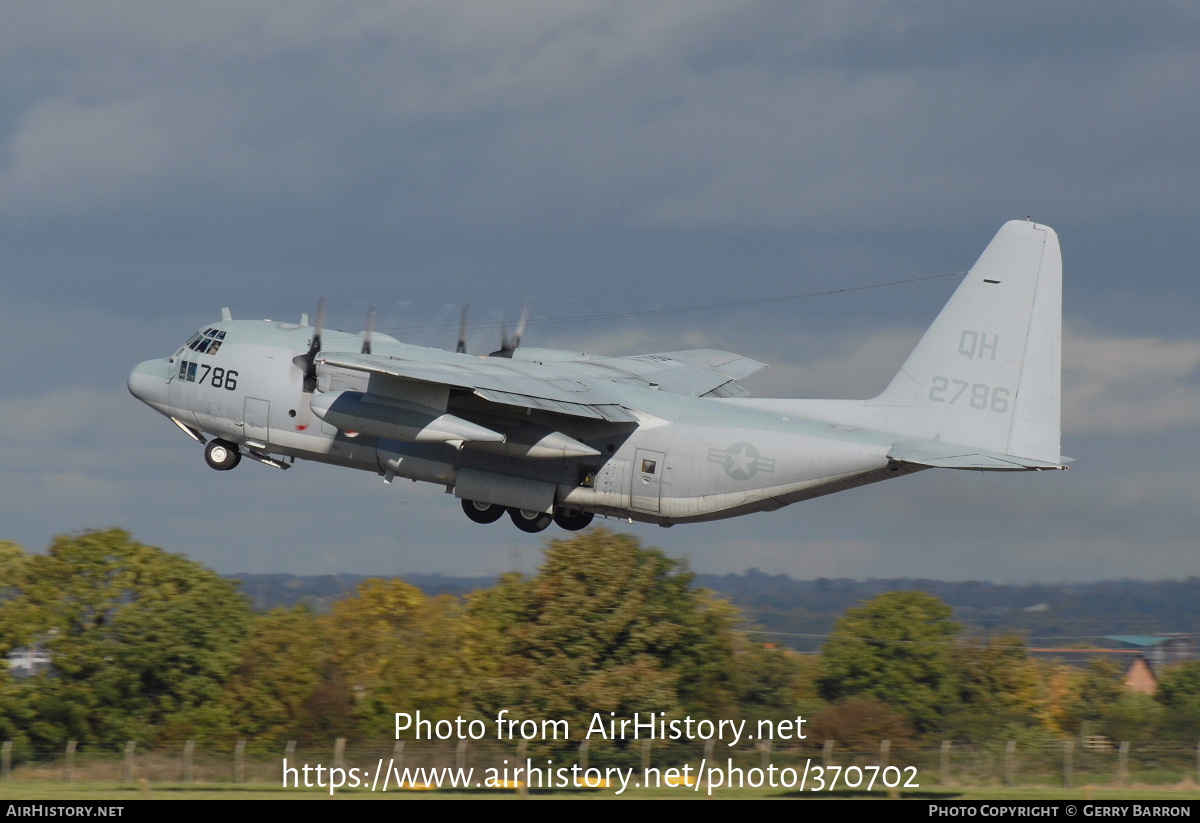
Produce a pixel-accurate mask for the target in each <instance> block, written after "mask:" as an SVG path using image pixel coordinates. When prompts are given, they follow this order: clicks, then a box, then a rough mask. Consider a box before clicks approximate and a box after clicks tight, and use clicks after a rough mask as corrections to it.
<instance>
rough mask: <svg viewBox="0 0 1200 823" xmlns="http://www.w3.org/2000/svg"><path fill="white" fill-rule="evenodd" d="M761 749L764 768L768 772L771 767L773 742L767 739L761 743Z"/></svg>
mask: <svg viewBox="0 0 1200 823" xmlns="http://www.w3.org/2000/svg"><path fill="white" fill-rule="evenodd" d="M759 748H760V749H761V750H762V767H763V770H764V771H765V770H767V769H769V768H770V767H771V740H770V738H767V739H766V740H763V741H761V742H760V743H759Z"/></svg>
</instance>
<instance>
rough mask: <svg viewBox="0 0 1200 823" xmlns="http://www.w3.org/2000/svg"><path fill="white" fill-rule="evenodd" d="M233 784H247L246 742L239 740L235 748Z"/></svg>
mask: <svg viewBox="0 0 1200 823" xmlns="http://www.w3.org/2000/svg"><path fill="white" fill-rule="evenodd" d="M233 782H234V783H245V782H246V741H245V740H239V741H238V742H237V745H236V746H234V747H233Z"/></svg>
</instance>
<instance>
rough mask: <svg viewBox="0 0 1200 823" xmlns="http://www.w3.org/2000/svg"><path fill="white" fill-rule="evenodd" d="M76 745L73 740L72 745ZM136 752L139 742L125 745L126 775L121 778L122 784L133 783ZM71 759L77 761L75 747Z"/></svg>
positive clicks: (130, 742) (131, 741) (132, 741)
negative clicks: (134, 755) (134, 754)
mask: <svg viewBox="0 0 1200 823" xmlns="http://www.w3.org/2000/svg"><path fill="white" fill-rule="evenodd" d="M74 743H75V741H74V740H72V741H71V744H74ZM136 750H137V741H136V740H130V741H129V742H128V743H126V744H125V773H124V774H123V775H122V777H121V782H122V783H132V782H133V753H134V752H135V751H136ZM71 759H72V760H74V759H75V749H74V747H73V745H72V749H71Z"/></svg>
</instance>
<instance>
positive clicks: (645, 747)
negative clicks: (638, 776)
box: [642, 740, 650, 784]
mask: <svg viewBox="0 0 1200 823" xmlns="http://www.w3.org/2000/svg"><path fill="white" fill-rule="evenodd" d="M649 770H650V741H649V740H647V741H646V742H645V743H643V744H642V783H643V784H645V782H646V772H648V771H649Z"/></svg>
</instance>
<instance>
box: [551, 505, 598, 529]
mask: <svg viewBox="0 0 1200 823" xmlns="http://www.w3.org/2000/svg"><path fill="white" fill-rule="evenodd" d="M595 516H596V515H594V514H592V513H591V512H581V511H579V510H577V509H571V510H570V511H567V510H566V509H555V510H554V522H555V523H557V524H558V525H559V527H560V528H563V529H566V530H567V531H569V532H577V531H579V530H580V529H586V528H587V527H588V525H589V524H590V523H591V522H592V518H594V517H595Z"/></svg>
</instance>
